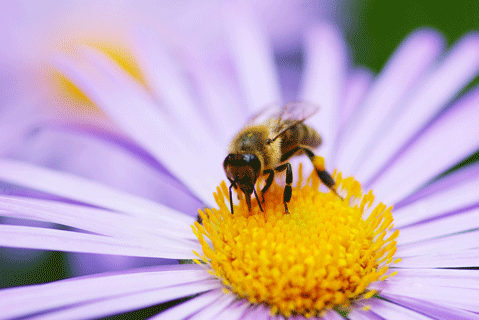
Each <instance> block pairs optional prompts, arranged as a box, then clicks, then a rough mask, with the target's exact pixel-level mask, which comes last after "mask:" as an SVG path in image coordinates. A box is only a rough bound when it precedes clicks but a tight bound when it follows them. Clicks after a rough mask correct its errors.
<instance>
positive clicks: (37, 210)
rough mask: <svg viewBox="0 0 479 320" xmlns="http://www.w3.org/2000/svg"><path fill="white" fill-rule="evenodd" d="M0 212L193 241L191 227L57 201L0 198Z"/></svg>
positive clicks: (115, 233)
mask: <svg viewBox="0 0 479 320" xmlns="http://www.w3.org/2000/svg"><path fill="white" fill-rule="evenodd" d="M0 210H1V211H3V212H2V215H3V216H7V217H14V218H21V219H31V220H37V221H46V222H53V223H57V224H61V225H65V226H69V227H73V228H76V229H81V230H85V231H88V232H91V233H96V234H101V235H106V236H110V237H115V238H127V239H129V238H145V237H151V236H160V237H168V238H171V239H174V240H176V241H180V239H196V237H195V235H194V234H193V233H192V232H191V224H188V223H184V224H183V223H181V222H177V223H175V224H173V223H171V221H168V220H162V219H161V215H158V218H159V219H156V220H152V219H148V218H146V219H145V218H140V217H131V216H129V215H125V214H122V213H118V212H112V211H107V210H103V209H98V208H91V207H85V206H79V205H73V204H67V203H59V202H57V201H48V200H38V199H29V198H17V197H6V196H0Z"/></svg>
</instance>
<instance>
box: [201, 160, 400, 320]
mask: <svg viewBox="0 0 479 320" xmlns="http://www.w3.org/2000/svg"><path fill="white" fill-rule="evenodd" d="M299 171H300V172H299V174H298V176H299V177H301V167H300V170H299ZM335 180H336V182H337V185H338V190H340V191H339V192H341V193H343V194H345V197H344V200H341V199H340V198H339V197H337V196H336V195H334V194H333V193H332V192H328V193H323V192H320V191H318V190H319V189H318V187H319V183H320V182H319V179H318V177H317V175H316V174H315V173H313V174H311V175H310V176H309V178H308V179H307V181H306V185H304V186H303V185H302V180H300V181H299V183H298V184H297V186H296V187H294V188H293V196H292V198H291V201H290V203H289V211H290V214H289V215H285V214H284V206H283V201H282V199H283V198H282V197H283V189H284V186H281V185H278V184H276V183H273V185H272V186H271V187H270V189H269V190H268V192H267V193H266V194H265V195H264V198H265V202H264V206H263V209H264V212H262V211H261V210H260V209H259V207H258V204H257V203H256V202H253V203H252V208H251V211H249V210H248V207H247V205H246V203H245V201H244V199H242V198H241V196H240V201H239V204H238V205H235V208H234V214H233V215H232V214H231V212H230V210H229V206H228V204H229V194H228V187H227V186H226V183H224V182H223V183H221V185H220V186H219V187H218V188H217V192H216V193H215V200H216V202H217V204H218V207H219V208H218V209H216V208H213V209H206V210H205V211H202V210H200V211H199V214H200V216H201V218H202V219H203V225H201V224H199V223H195V225H194V226H193V231H194V232H195V234H196V235H197V237H198V240H199V241H200V243H201V245H202V248H203V254H202V255H200V254H197V255H198V257H199V259H198V260H196V262H197V263H202V264H203V265H204V264H206V266H207V267H208V268H209V271H210V273H212V274H213V275H214V276H216V277H217V278H218V279H221V281H222V283H223V285H224V287H225V289H226V290H228V291H229V292H232V293H234V294H235V295H236V296H238V297H239V298H242V299H247V300H249V301H250V302H251V303H253V304H259V303H262V304H265V305H267V306H269V308H270V310H271V313H272V314H277V313H279V314H283V315H284V316H291V315H293V314H299V315H303V316H306V317H311V316H320V315H322V314H323V313H324V312H325V311H327V310H329V309H332V308H337V309H341V310H344V309H347V308H348V307H349V306H350V305H351V304H352V303H354V301H355V300H357V299H369V298H370V297H372V296H373V295H374V294H376V293H377V292H376V291H375V290H368V286H369V284H371V283H372V282H374V281H384V280H386V279H387V278H388V277H390V276H392V275H394V273H390V274H388V268H389V264H391V263H392V260H393V256H394V253H395V252H396V241H395V239H396V238H397V237H398V235H399V231H398V230H396V231H394V232H390V231H389V230H390V229H391V228H392V222H393V217H392V214H391V209H392V207H389V208H387V207H386V205H384V204H382V203H380V204H378V205H377V206H376V207H375V208H373V209H372V210H371V208H370V207H371V205H372V203H373V201H374V196H373V194H372V192H368V193H367V194H364V195H363V194H362V193H361V186H360V184H359V183H358V182H357V181H356V180H354V179H353V178H346V179H343V178H342V177H341V174H337V175H335ZM240 194H241V193H240ZM368 214H369V215H368ZM396 261H397V260H396Z"/></svg>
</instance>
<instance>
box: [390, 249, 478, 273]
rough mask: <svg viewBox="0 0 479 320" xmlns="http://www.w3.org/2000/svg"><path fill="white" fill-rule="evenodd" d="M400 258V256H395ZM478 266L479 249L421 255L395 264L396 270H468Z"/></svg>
mask: <svg viewBox="0 0 479 320" xmlns="http://www.w3.org/2000/svg"><path fill="white" fill-rule="evenodd" d="M397 256H398V257H400V255H397ZM478 264H479V249H469V250H462V251H459V252H457V253H445V254H441V253H434V254H423V255H418V256H414V257H406V258H404V259H403V260H402V261H400V262H399V263H397V264H395V267H398V268H413V269H419V268H426V269H430V268H469V267H471V266H477V265H478Z"/></svg>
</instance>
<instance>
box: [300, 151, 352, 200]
mask: <svg viewBox="0 0 479 320" xmlns="http://www.w3.org/2000/svg"><path fill="white" fill-rule="evenodd" d="M301 149H303V151H304V153H306V155H307V156H308V158H309V160H311V163H312V164H313V166H314V169H315V170H316V173H317V174H318V177H319V179H320V180H321V182H322V183H324V184H325V185H326V187H328V188H329V189H330V190H331V191H332V192H333V193H334V194H335V195H337V196H338V197H339V198H341V199H342V200H344V199H343V197H341V196H340V195H339V194H338V193H337V191H336V187H335V184H336V182H335V181H334V179H333V177H332V176H331V175H330V174H329V173H328V172H327V171H326V168H325V166H324V158H323V157H320V156H316V155H315V154H314V153H313V151H311V150H310V149H309V148H306V147H301Z"/></svg>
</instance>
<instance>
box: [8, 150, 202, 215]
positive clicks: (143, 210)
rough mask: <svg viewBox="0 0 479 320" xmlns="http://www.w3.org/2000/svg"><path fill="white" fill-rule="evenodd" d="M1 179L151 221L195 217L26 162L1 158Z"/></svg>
mask: <svg viewBox="0 0 479 320" xmlns="http://www.w3.org/2000/svg"><path fill="white" fill-rule="evenodd" d="M0 180H4V181H7V182H10V183H14V184H19V185H21V186H26V187H29V188H33V189H38V190H40V191H44V192H48V193H51V194H55V195H59V196H61V197H65V198H69V199H73V200H76V201H80V202H84V203H88V204H90V205H94V206H99V207H103V208H107V209H111V210H115V211H120V212H124V213H127V214H130V215H132V216H140V217H141V216H142V217H148V218H149V219H152V221H154V220H155V219H157V218H158V215H163V219H167V220H170V221H171V223H178V221H183V223H188V224H191V223H193V222H194V219H193V218H192V217H190V216H187V215H185V214H182V213H180V212H177V211H174V210H172V209H170V208H168V207H165V206H162V205H160V204H158V203H155V202H152V201H149V200H146V199H143V198H141V197H137V196H133V195H130V194H128V193H125V192H121V191H117V190H115V189H113V188H110V187H107V186H104V185H102V184H100V183H97V182H94V181H89V180H87V179H83V178H80V177H77V176H74V175H71V174H68V173H61V172H58V171H53V170H49V169H45V168H40V167H36V166H32V165H29V164H26V163H22V162H18V161H12V160H6V159H0Z"/></svg>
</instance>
